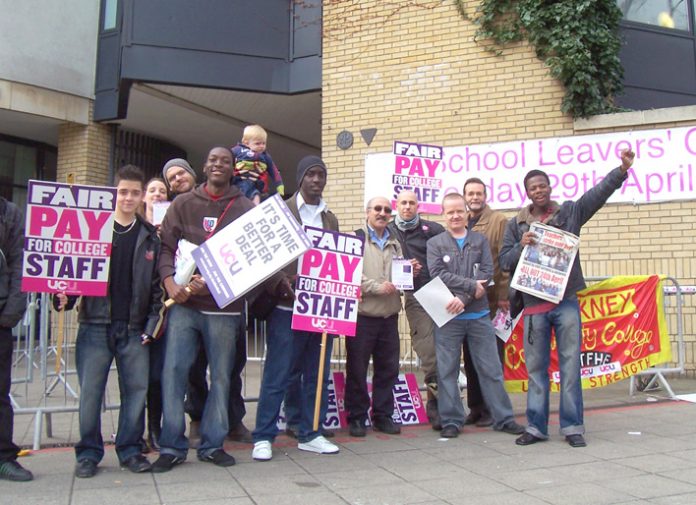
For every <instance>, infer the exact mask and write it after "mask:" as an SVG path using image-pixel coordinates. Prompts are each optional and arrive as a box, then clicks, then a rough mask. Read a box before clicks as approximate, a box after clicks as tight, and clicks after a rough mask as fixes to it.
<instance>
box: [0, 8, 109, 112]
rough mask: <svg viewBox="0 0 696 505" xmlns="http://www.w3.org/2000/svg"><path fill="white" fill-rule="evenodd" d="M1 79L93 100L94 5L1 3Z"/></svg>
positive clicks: (96, 21) (97, 18) (94, 53)
mask: <svg viewBox="0 0 696 505" xmlns="http://www.w3.org/2000/svg"><path fill="white" fill-rule="evenodd" d="M0 13H2V15H0V79H5V80H8V81H15V82H19V83H26V84H30V85H34V86H38V87H41V88H47V89H50V90H55V91H61V92H65V93H69V94H72V95H77V96H81V97H86V98H93V97H94V71H95V60H96V52H97V29H98V27H99V22H98V20H99V1H97V0H60V1H52V0H24V1H21V2H18V1H16V0H0Z"/></svg>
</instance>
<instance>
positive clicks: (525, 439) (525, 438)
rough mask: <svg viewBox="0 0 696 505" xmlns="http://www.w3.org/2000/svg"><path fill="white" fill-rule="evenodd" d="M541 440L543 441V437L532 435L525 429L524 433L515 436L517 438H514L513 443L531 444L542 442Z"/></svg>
mask: <svg viewBox="0 0 696 505" xmlns="http://www.w3.org/2000/svg"><path fill="white" fill-rule="evenodd" d="M543 441H544V439H543V438H539V437H535V436H534V435H532V434H531V433H529V432H528V431H525V432H524V433H522V435H520V436H519V437H517V439H516V440H515V443H516V444H517V445H532V444H536V443H537V442H543Z"/></svg>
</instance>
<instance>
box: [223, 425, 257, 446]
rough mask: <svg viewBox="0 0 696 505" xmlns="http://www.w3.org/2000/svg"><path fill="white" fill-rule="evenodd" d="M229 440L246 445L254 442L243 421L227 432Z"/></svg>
mask: <svg viewBox="0 0 696 505" xmlns="http://www.w3.org/2000/svg"><path fill="white" fill-rule="evenodd" d="M227 439H228V440H232V441H234V442H243V443H245V444H251V443H252V442H253V441H254V439H253V438H252V436H251V432H250V431H249V430H248V429H247V427H246V426H244V423H243V422H241V421H240V422H239V423H237V424H236V425H235V426H234V427H233V428H232V429H231V430H230V431H228V432H227Z"/></svg>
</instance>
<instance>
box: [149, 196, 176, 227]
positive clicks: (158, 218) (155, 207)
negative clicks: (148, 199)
mask: <svg viewBox="0 0 696 505" xmlns="http://www.w3.org/2000/svg"><path fill="white" fill-rule="evenodd" d="M171 204H172V202H155V203H153V204H152V224H153V225H154V226H159V225H161V224H162V221H164V215H165V214H166V213H167V209H168V208H169V206H170V205H171Z"/></svg>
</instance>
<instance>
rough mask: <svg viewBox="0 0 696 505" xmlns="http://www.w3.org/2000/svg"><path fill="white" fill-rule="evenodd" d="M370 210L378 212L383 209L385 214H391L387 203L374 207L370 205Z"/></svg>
mask: <svg viewBox="0 0 696 505" xmlns="http://www.w3.org/2000/svg"><path fill="white" fill-rule="evenodd" d="M370 208H371V209H372V210H374V211H375V212H377V213H378V214H379V213H380V212H382V211H384V213H385V214H391V213H392V209H391V207H389V206H388V205H375V206H374V207H370Z"/></svg>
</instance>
